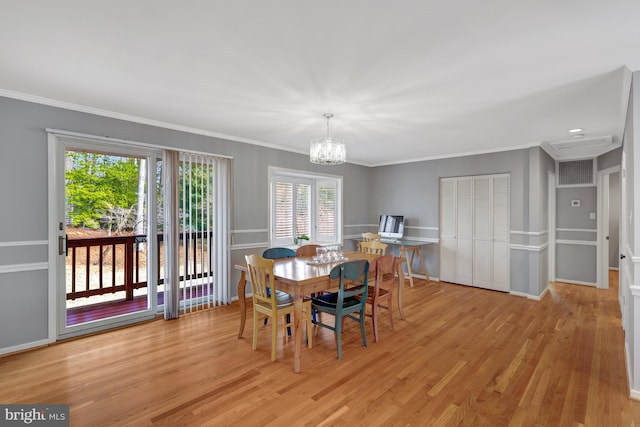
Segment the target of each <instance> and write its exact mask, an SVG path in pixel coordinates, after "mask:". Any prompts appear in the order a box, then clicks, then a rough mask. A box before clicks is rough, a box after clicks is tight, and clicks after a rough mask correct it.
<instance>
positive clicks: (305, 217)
mask: <svg viewBox="0 0 640 427" xmlns="http://www.w3.org/2000/svg"><path fill="white" fill-rule="evenodd" d="M270 178H271V210H270V215H271V233H270V239H269V240H270V243H269V244H270V246H292V245H294V239H295V238H296V237H300V236H307V237H308V238H309V241H303V242H304V243H337V242H339V241H340V240H341V233H340V230H341V229H342V227H341V211H340V207H341V195H340V189H341V187H342V180H341V178H335V179H333V178H328V177H326V176H314V175H310V174H305V173H295V172H292V171H282V170H274V171H272V172H271V174H270Z"/></svg>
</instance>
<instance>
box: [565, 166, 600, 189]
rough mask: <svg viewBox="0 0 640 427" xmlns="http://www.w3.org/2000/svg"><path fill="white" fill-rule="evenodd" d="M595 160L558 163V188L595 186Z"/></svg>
mask: <svg viewBox="0 0 640 427" xmlns="http://www.w3.org/2000/svg"><path fill="white" fill-rule="evenodd" d="M594 160H595V159H587V160H570V161H565V162H558V186H563V185H566V186H576V185H595V183H596V182H595V161H594Z"/></svg>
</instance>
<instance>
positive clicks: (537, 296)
mask: <svg viewBox="0 0 640 427" xmlns="http://www.w3.org/2000/svg"><path fill="white" fill-rule="evenodd" d="M547 292H549V287H546V288H545V289H544V291H542V293H541V294H540V295H531V294H527V293H525V292H518V291H509V294H510V295H513V296H516V297H523V298H528V299H531V300H534V301H540V300H541V299H542V298H543V297H544V296H545V294H546V293H547Z"/></svg>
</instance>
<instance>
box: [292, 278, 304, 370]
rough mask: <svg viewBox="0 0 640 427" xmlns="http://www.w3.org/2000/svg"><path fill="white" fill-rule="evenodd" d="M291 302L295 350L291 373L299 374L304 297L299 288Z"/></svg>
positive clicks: (297, 287)
mask: <svg viewBox="0 0 640 427" xmlns="http://www.w3.org/2000/svg"><path fill="white" fill-rule="evenodd" d="M293 297H294V300H293V334H294V339H295V350H294V353H293V372H295V373H299V372H300V352H301V351H302V301H303V298H304V296H303V295H302V292H301V291H300V287H299V286H296V288H295V292H294V295H293Z"/></svg>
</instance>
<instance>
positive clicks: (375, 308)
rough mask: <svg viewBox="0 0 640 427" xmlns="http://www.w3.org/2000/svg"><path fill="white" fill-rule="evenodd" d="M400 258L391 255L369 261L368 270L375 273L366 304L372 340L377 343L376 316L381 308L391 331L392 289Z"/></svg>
mask: <svg viewBox="0 0 640 427" xmlns="http://www.w3.org/2000/svg"><path fill="white" fill-rule="evenodd" d="M401 262H402V259H401V258H397V257H395V256H393V255H383V256H381V257H378V258H376V259H375V260H373V261H371V263H370V268H371V270H372V271H373V272H375V276H374V277H375V281H374V284H373V285H369V291H368V292H367V298H366V303H367V304H368V305H370V306H371V314H367V316H371V318H372V323H373V339H374V340H375V341H376V342H378V314H379V311H380V309H381V308H384V309H385V310H387V312H388V313H389V327H390V328H391V330H392V331H393V309H392V306H393V288H395V286H396V283H397V282H398V281H397V280H396V272H397V270H398V268H399V263H401Z"/></svg>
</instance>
